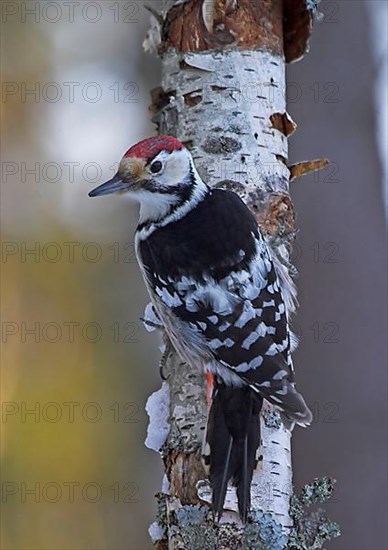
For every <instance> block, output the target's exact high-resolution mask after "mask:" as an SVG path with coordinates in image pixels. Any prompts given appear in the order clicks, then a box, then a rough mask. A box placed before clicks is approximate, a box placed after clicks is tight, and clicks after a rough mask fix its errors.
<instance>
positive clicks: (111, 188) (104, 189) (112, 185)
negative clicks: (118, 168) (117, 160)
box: [88, 174, 130, 197]
mask: <svg viewBox="0 0 388 550" xmlns="http://www.w3.org/2000/svg"><path fill="white" fill-rule="evenodd" d="M129 187H130V184H129V183H128V182H123V180H122V179H121V177H120V176H119V174H116V175H115V176H114V177H113V178H112V179H111V180H109V181H107V182H106V183H103V184H102V185H99V186H98V187H96V188H95V189H92V191H90V193H88V194H89V197H98V196H100V195H110V194H111V193H116V192H117V191H127V190H128V189H129Z"/></svg>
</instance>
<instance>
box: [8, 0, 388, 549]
mask: <svg viewBox="0 0 388 550" xmlns="http://www.w3.org/2000/svg"><path fill="white" fill-rule="evenodd" d="M384 4H385V2H383V1H381V2H380V1H379V0H377V1H376V2H374V1H366V2H365V1H359V0H340V1H338V0H337V1H329V0H326V2H323V4H322V7H321V11H322V12H323V13H324V14H325V19H324V20H323V21H322V22H321V23H317V24H316V25H315V30H314V36H313V40H312V46H311V53H310V54H309V55H308V56H306V57H305V59H304V60H303V61H302V62H299V63H297V64H294V65H292V66H290V67H289V69H288V79H289V84H291V85H290V86H289V111H290V113H291V115H292V116H293V118H294V119H295V120H296V121H297V123H298V126H299V129H298V131H297V133H296V134H295V135H294V136H293V137H292V138H291V141H290V160H291V161H292V162H296V161H299V160H306V159H313V158H324V157H327V158H329V159H330V160H331V161H332V163H333V164H332V166H331V167H329V168H327V169H326V170H324V171H322V172H321V173H319V174H316V175H311V176H307V177H305V178H304V179H302V180H298V181H296V182H295V183H294V184H293V185H292V190H291V191H292V197H293V200H294V203H295V206H296V209H297V212H298V228H299V229H300V232H299V236H298V245H297V247H296V249H295V263H296V265H297V267H298V270H299V273H300V276H299V280H298V286H299V295H300V302H301V307H300V311H299V314H298V316H297V318H296V319H295V321H296V325H297V329H298V332H299V333H300V334H301V345H300V348H299V350H298V352H297V353H296V355H295V363H296V365H297V373H298V374H297V375H298V382H299V386H300V388H301V390H302V391H303V393H304V394H305V395H307V396H308V399H309V401H310V404H311V406H312V408H313V410H314V411H315V417H316V421H315V423H314V425H313V426H312V427H311V428H310V429H309V430H296V431H295V437H294V467H295V483H296V484H297V485H299V486H300V485H302V484H303V483H305V482H307V481H310V480H311V479H312V478H314V477H319V476H323V475H331V476H333V477H335V478H336V479H337V480H338V485H337V488H338V490H337V493H336V495H335V498H334V502H332V503H331V504H329V505H328V506H327V508H328V511H329V515H330V516H331V517H332V518H333V519H335V520H336V521H338V522H339V523H340V525H341V528H342V532H343V535H342V537H341V538H339V539H337V540H335V541H333V542H332V543H330V544H329V545H328V548H332V549H338V550H385V549H386V548H387V539H386V517H387V509H386V502H387V500H386V481H387V474H386V466H387V456H386V450H387V440H386V436H387V427H386V418H387V414H386V413H387V411H386V401H387V400H386V388H387V384H386V382H387V380H386V373H387V368H386V329H387V327H386V305H385V304H386V265H385V228H384V199H383V196H384V190H383V180H384V176H383V174H384V169H385V168H384V165H383V163H382V162H381V154H380V155H379V147H378V142H379V141H380V140H381V129H382V127H384V122H385V121H384V118H383V117H384V110H383V109H382V106H383V103H384V101H385V100H384V96H383V95H381V94H382V91H383V90H382V88H376V83H377V82H378V81H379V74H380V75H381V68H382V66H383V64H384V63H385V61H384V56H382V54H381V52H383V53H384V44H386V34H385V33H386V26H385V25H381V21H384V17H386V11H385V12H384V9H382V8H381V6H383V8H384ZM73 9H74V11H73ZM2 18H3V25H2V27H3V28H2V31H3V32H2V79H3V86H2V92H3V96H2V104H1V108H2V111H1V123H2V150H3V154H2V179H1V185H2V192H1V196H2V201H1V210H2V212H1V213H2V265H1V268H2V319H1V320H2V374H1V382H2V402H3V403H2V422H1V436H2V441H1V442H2V472H1V474H2V515H1V519H2V538H1V548H4V549H9V550H24V549H26V550H27V549H39V550H40V549H47V550H52V549H58V550H59V549H65V548H66V549H80V550H86V549H88V550H92V549H93V550H94V549H96V550H97V549H101V550H108V549H109V550H110V549H117V550H135V549H148V548H151V544H150V542H149V538H148V535H147V529H148V526H149V524H150V523H151V522H152V521H153V519H154V514H155V501H154V498H153V495H154V493H156V492H157V491H158V490H159V488H160V483H161V475H162V467H161V464H160V461H159V458H158V456H157V455H156V454H155V453H153V452H151V451H149V450H147V449H146V448H145V447H144V444H143V442H144V438H145V435H146V427H147V417H146V414H145V412H144V405H145V401H146V398H147V396H148V395H149V394H150V393H151V392H152V391H154V390H156V389H158V387H159V375H158V369H157V367H156V365H157V357H158V344H159V341H158V338H157V337H156V336H155V335H154V334H152V335H149V334H147V333H146V332H145V330H144V328H143V327H142V325H141V323H140V321H139V317H141V315H142V313H143V307H144V305H145V304H146V302H147V297H146V294H145V291H144V288H143V285H142V283H141V280H140V276H139V271H138V268H137V265H136V263H135V259H134V251H133V231H134V228H135V226H136V218H137V211H136V207H135V206H134V205H130V204H127V203H126V202H125V201H120V200H117V199H116V198H114V197H112V198H107V199H105V200H101V201H94V200H93V201H91V200H90V199H89V198H88V197H87V192H88V191H89V190H90V189H91V188H92V187H94V186H95V185H97V184H98V183H101V182H103V181H104V180H105V179H108V178H109V177H110V176H111V175H113V173H114V170H115V163H116V162H117V161H118V160H119V159H120V157H121V154H122V153H123V152H124V151H125V149H126V148H128V147H129V146H130V145H131V144H132V143H134V142H135V141H137V140H139V139H141V138H143V137H146V136H148V135H151V134H152V133H153V131H154V130H153V127H152V125H151V123H150V122H149V114H148V110H147V107H148V102H149V90H150V88H152V87H155V86H157V85H158V83H159V64H158V61H157V60H156V59H155V58H153V57H151V56H149V55H146V54H144V53H143V52H142V45H141V44H142V40H143V37H144V34H145V32H146V30H147V28H148V19H149V18H148V15H147V13H146V12H145V11H144V10H143V8H142V7H141V4H140V3H135V2H128V3H127V2H113V0H112V2H110V0H106V1H105V2H85V3H80V5H78V3H74V7H73V8H72V7H71V6H68V5H66V3H59V2H2ZM382 45H383V47H382ZM385 47H386V46H385ZM379 52H380V53H379ZM383 74H384V73H383ZM380 80H381V82H383V79H381V78H380ZM383 83H384V82H383ZM376 90H378V91H376ZM376 93H377V94H380V95H379V100H378V103H379V104H380V107H379V108H376V104H377V102H376ZM31 411H33V412H31Z"/></svg>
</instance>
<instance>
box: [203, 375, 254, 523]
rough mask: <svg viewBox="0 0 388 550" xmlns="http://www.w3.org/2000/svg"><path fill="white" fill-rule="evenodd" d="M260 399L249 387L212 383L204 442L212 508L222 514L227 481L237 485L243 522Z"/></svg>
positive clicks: (252, 461)
mask: <svg viewBox="0 0 388 550" xmlns="http://www.w3.org/2000/svg"><path fill="white" fill-rule="evenodd" d="M262 403H263V400H262V398H261V397H260V396H259V395H258V394H257V393H255V392H254V390H252V389H251V388H249V387H246V386H245V387H241V388H236V387H230V386H226V385H225V384H223V383H222V382H220V381H218V382H216V383H215V391H214V394H213V401H212V406H211V409H210V413H209V421H208V428H207V434H206V441H207V443H208V445H209V447H210V448H209V449H208V451H209V455H210V456H209V457H207V462H208V464H209V466H210V475H209V477H210V482H211V484H212V489H213V500H212V501H213V509H214V512H215V513H216V514H217V516H218V518H220V517H221V516H222V511H223V506H224V502H225V496H226V490H227V486H228V481H230V480H232V482H233V484H234V485H235V486H236V488H237V498H238V508H239V513H240V517H241V519H242V521H243V522H244V523H245V522H246V520H247V516H248V513H249V509H250V504H251V498H250V492H251V482H252V475H253V470H254V469H255V467H256V462H257V461H256V451H257V448H258V447H259V445H260V418H259V415H260V410H261V406H262Z"/></svg>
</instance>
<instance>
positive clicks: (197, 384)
mask: <svg viewBox="0 0 388 550" xmlns="http://www.w3.org/2000/svg"><path fill="white" fill-rule="evenodd" d="M162 75H163V76H162V88H163V94H164V95H165V97H164V101H165V103H166V105H165V106H164V108H162V109H161V110H160V111H159V112H158V113H157V114H156V116H155V121H156V122H157V123H158V125H159V131H160V133H167V134H173V135H175V136H176V137H178V139H180V140H181V141H182V142H184V143H185V144H186V145H187V146H188V147H189V148H190V150H191V152H192V154H193V158H194V161H195V164H196V167H197V169H198V171H199V173H200V175H201V177H202V178H203V179H204V181H206V182H207V183H208V184H209V185H211V186H220V185H223V186H225V187H228V188H230V189H232V190H234V191H235V192H237V193H238V194H239V195H240V197H241V198H242V199H243V200H244V201H245V202H246V203H247V204H248V206H249V207H250V208H251V209H252V211H253V213H254V214H256V217H257V219H258V221H259V223H260V225H261V227H262V229H263V230H264V233H265V232H266V227H267V222H268V220H267V218H266V215H268V211H269V209H270V207H271V204H273V203H272V201H273V198H274V197H277V198H279V197H280V198H281V201H280V204H281V205H282V208H284V209H287V208H290V205H289V204H288V203H287V201H286V200H285V201H283V202H282V200H283V198H284V197H287V195H288V181H289V171H288V169H287V167H286V161H287V136H286V134H288V133H290V132H291V130H292V129H293V128H294V125H293V123H292V121H291V119H289V118H288V115H286V105H285V62H284V59H283V58H282V57H280V56H277V55H275V54H273V53H271V52H269V51H259V50H256V51H253V50H252V51H251V50H250V51H247V50H224V51H210V52H209V51H207V52H200V53H190V54H187V53H186V54H184V53H178V52H169V53H166V54H164V57H163V59H162ZM272 115H275V118H272V119H271V116H272ZM279 120H280V121H281V124H280V123H279ZM274 121H275V123H274ZM276 121H277V123H276ZM274 126H275V127H274ZM286 215H287V213H286ZM283 230H284V228H282V227H280V226H279V227H276V231H273V224H272V222H271V220H270V221H269V224H268V235H267V236H268V238H269V240H270V242H271V244H272V246H273V250H274V254H275V255H276V257H277V258H278V259H279V261H278V262H277V269H278V272H279V275H280V276H281V279H282V281H283V289H284V291H285V295H286V296H285V297H286V302H287V306H288V310H289V312H290V313H291V312H292V311H293V309H294V304H295V289H294V286H293V283H292V281H291V278H290V275H289V273H288V270H287V265H288V252H287V247H286V245H285V244H284V240H283V239H282V232H283ZM164 368H165V373H166V374H167V376H168V379H167V381H166V382H164V390H163V391H162V392H161V393H160V394H157V395H155V394H154V396H153V398H152V399H153V404H152V406H151V407H150V406H149V407H148V412H149V414H150V423H151V424H152V426H153V428H152V430H153V431H155V429H156V432H158V425H160V426H161V427H162V429H163V427H164V428H165V426H166V424H169V425H170V432H169V434H168V436H167V438H166V441H165V443H164V446H163V449H162V454H163V456H164V457H166V455H167V454H168V453H169V452H171V450H172V449H178V450H179V451H180V452H181V453H183V454H185V453H193V452H194V453H197V455H198V453H199V448H200V445H201V440H202V437H203V432H204V426H205V423H206V401H205V388H204V380H203V375H202V374H201V373H200V372H199V370H196V369H195V368H194V369H193V368H191V367H189V366H188V365H184V364H183V363H182V362H181V361H180V360H179V358H178V357H177V356H176V354H175V353H174V352H171V353H170V355H169V358H168V359H167V361H166V363H165V367H164ZM167 386H168V387H169V390H168V391H167ZM158 395H159V399H160V400H162V401H163V403H162V405H158ZM166 400H167V401H166ZM166 402H167V403H168V406H166ZM163 410H164V411H165V413H164V416H163V414H161V411H163ZM166 411H168V414H167V412H166ZM261 425H262V438H263V460H262V463H261V467H259V468H258V469H257V471H256V472H255V474H254V478H253V483H252V509H253V510H254V511H257V512H258V513H264V514H271V518H272V519H271V520H273V521H274V522H275V523H276V524H277V525H279V526H280V527H281V531H280V535H279V537H278V538H277V540H276V542H272V543H271V545H270V546H268V548H271V549H272V550H275V549H277V548H279V549H280V548H282V547H284V545H285V543H286V540H287V536H288V533H289V529H290V527H291V523H292V522H291V520H290V516H289V499H290V496H291V494H292V468H291V449H290V445H291V437H290V433H289V432H288V431H287V430H286V429H285V428H284V427H283V425H282V424H281V422H280V420H279V417H278V416H277V413H276V412H274V409H273V407H272V406H271V405H269V404H268V403H266V404H265V406H264V409H263V413H262V418H261ZM155 427H156V428H155ZM147 445H148V446H150V447H151V448H155V450H160V448H161V445H160V441H158V442H156V443H153V441H152V437H151V438H150V437H149V438H148V440H147ZM173 468H179V464H178V466H177V465H175V466H173ZM172 473H173V472H172ZM167 475H168V476H170V475H171V471H169V470H168V468H167ZM197 489H198V497H199V499H200V502H201V501H202V502H205V503H206V502H210V499H211V491H210V488H209V484H208V482H207V481H206V480H204V481H200V482H199V483H198V485H197ZM164 491H165V492H166V494H167V497H166V499H165V502H166V506H167V517H168V518H170V517H171V512H172V511H176V510H178V509H179V508H182V506H183V507H184V504H183V503H182V502H181V501H180V500H179V499H178V498H177V497H176V495H177V490H176V488H175V487H171V485H169V484H166V483H165V484H164ZM225 508H226V510H227V512H226V513H225V514H224V516H223V518H222V525H221V526H220V527H217V533H216V535H215V536H216V539H215V542H214V541H213V539H212V535H209V533H208V535H209V537H210V538H209V537H208V538H209V540H208V542H205V543H204V542H203V541H202V539H201V538H198V536H197V535H195V534H193V535H192V533H191V532H190V533H189V534H188V535H187V533H185V532H184V531H185V529H186V527H187V526H188V525H189V524H190V522H189V521H186V522H185V521H183V522H181V523H179V521H178V523H175V524H174V525H170V521H169V519H167V534H168V546H166V545H165V546H163V547H165V548H167V547H168V548H171V549H175V548H184V547H185V545H186V548H187V544H188V542H187V541H188V540H189V541H190V540H191V539H190V538H189V539H188V538H187V536H189V537H191V536H194V537H195V536H197V538H195V540H196V541H198V540H200V542H199V543H198V546H195V545H194V544H197V543H194V542H192V541H191V544H192V545H193V546H191V548H196V547H200V545H201V547H202V548H217V549H218V548H231V547H236V548H238V547H240V546H231V545H232V544H233V542H231V540H234V541H240V542H239V544H240V545H241V544H242V543H241V537H242V530H243V527H242V525H241V524H240V522H239V519H238V514H237V500H236V495H235V491H234V489H233V488H230V489H229V490H228V495H227V500H226V504H225ZM209 517H210V516H209V515H208V516H206V518H205V519H204V521H206V522H208V521H209ZM265 517H268V516H265ZM159 523H160V522H159ZM162 523H163V522H162ZM232 523H234V525H233V526H232V525H230V524H232ZM165 527H166V525H164V526H163V525H162V526H160V525H159V526H157V525H156V524H153V526H152V529H151V534H152V536H153V538H154V540H155V539H158V538H162V537H163V536H164V537H165V536H166V530H165ZM186 535H187V536H186ZM228 537H229V538H228ZM230 537H232V538H230ZM233 537H234V538H233ZM193 540H194V539H193ZM209 541H210V542H209ZM213 543H214V544H215V545H213V546H212V544H213ZM204 544H205V546H204ZM235 544H237V543H236V542H235ZM228 545H229V546H228ZM161 547H162V546H161ZM247 547H248V546H247Z"/></svg>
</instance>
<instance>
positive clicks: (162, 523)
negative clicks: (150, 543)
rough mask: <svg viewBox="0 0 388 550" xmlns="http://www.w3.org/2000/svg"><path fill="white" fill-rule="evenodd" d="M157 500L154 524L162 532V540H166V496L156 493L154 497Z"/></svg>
mask: <svg viewBox="0 0 388 550" xmlns="http://www.w3.org/2000/svg"><path fill="white" fill-rule="evenodd" d="M155 496H156V499H157V506H158V508H157V512H156V522H157V524H158V525H159V527H160V529H161V530H162V532H163V538H164V539H167V528H168V523H167V503H166V495H165V494H164V493H157V494H156V495H155Z"/></svg>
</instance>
